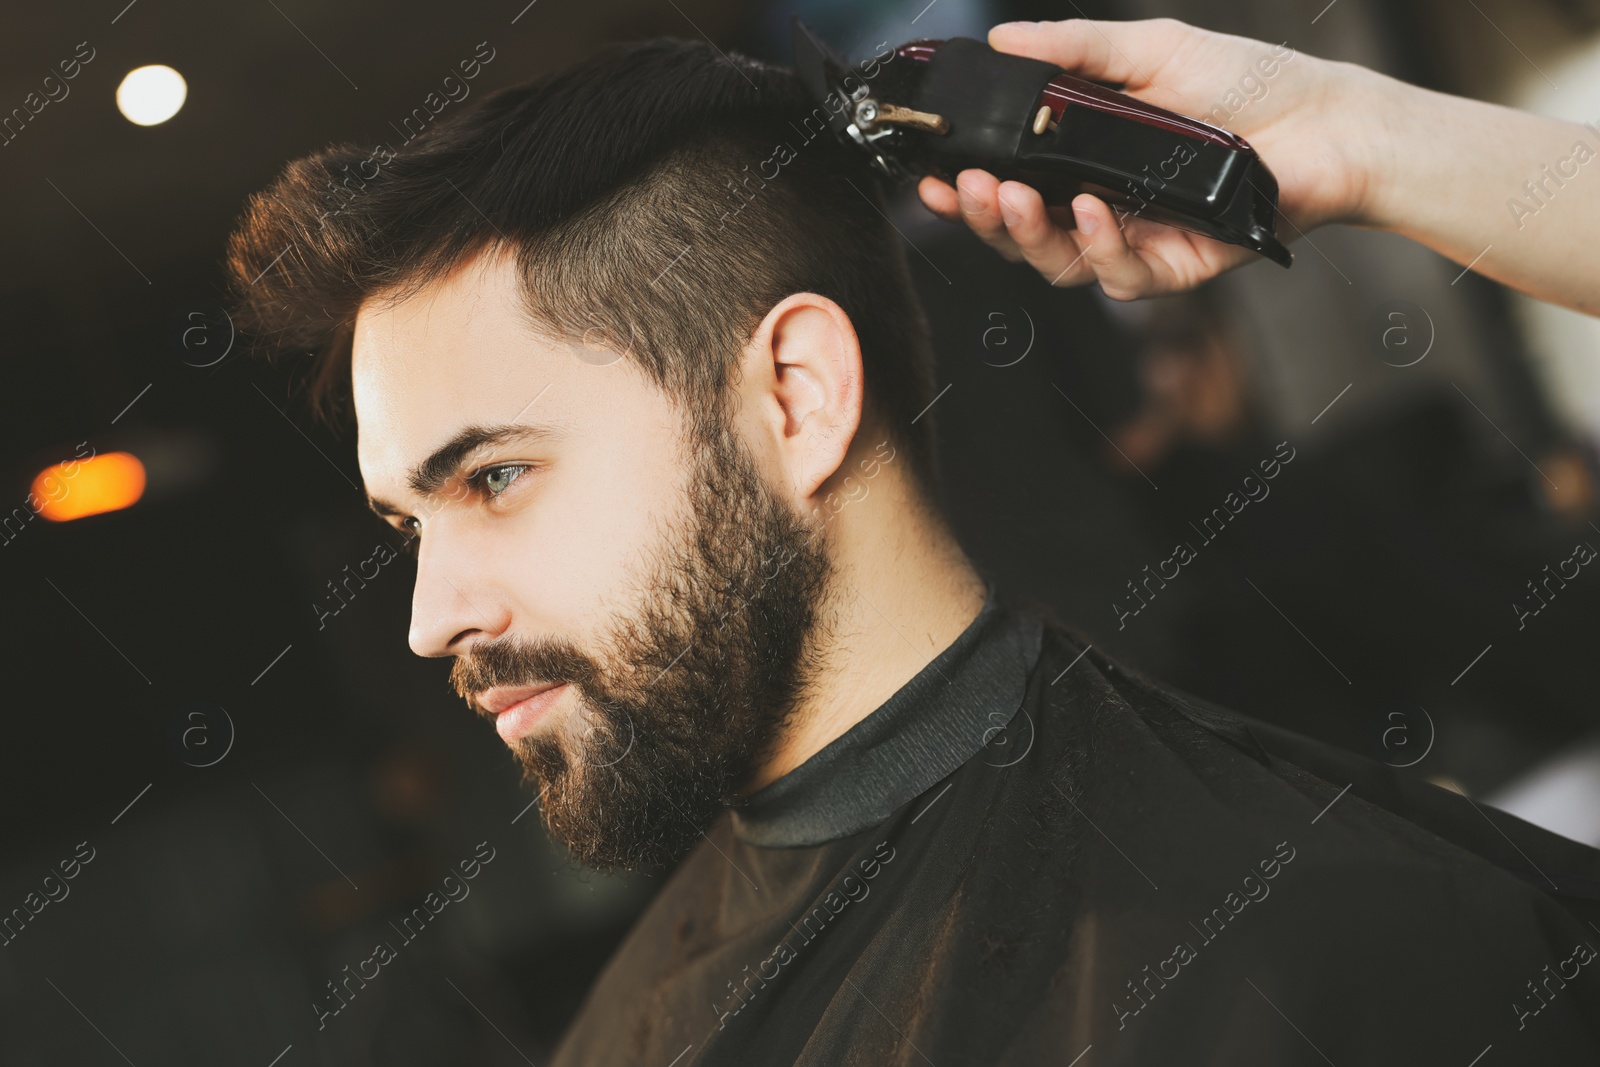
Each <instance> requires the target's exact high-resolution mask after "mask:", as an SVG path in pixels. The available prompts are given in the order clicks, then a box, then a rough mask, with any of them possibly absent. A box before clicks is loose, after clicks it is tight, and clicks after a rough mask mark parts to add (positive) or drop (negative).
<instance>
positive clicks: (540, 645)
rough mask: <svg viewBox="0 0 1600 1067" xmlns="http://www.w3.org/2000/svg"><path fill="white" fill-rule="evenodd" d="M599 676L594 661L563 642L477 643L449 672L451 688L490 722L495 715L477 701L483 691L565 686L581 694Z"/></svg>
mask: <svg viewBox="0 0 1600 1067" xmlns="http://www.w3.org/2000/svg"><path fill="white" fill-rule="evenodd" d="M598 676H599V669H598V667H597V666H596V665H595V663H594V661H593V660H592V659H590V658H589V657H588V656H585V655H584V654H583V653H582V652H580V651H578V650H577V649H576V648H574V647H573V646H572V645H569V644H567V643H565V642H560V641H551V640H536V641H523V640H522V639H521V638H517V637H502V638H497V639H495V640H492V641H483V642H480V643H478V644H476V645H474V646H472V648H471V649H470V650H469V651H468V652H467V653H466V654H464V655H461V656H457V657H456V661H455V664H454V665H453V666H452V667H451V668H450V686H451V688H452V689H454V690H455V691H456V694H457V695H458V696H460V697H461V699H463V700H465V701H466V702H467V704H468V705H469V706H470V707H471V708H472V709H473V710H474V711H476V712H477V713H478V714H479V715H481V716H483V717H484V718H487V719H489V720H490V721H493V720H494V715H493V714H491V713H490V712H488V711H486V710H484V708H483V707H482V706H480V705H479V704H478V701H477V697H478V695H479V694H480V693H483V692H485V691H486V690H489V689H492V688H494V687H496V686H508V687H521V686H540V685H550V684H557V685H559V684H562V683H565V684H567V685H571V686H573V687H575V688H576V689H577V690H578V691H579V692H580V693H582V692H585V691H587V690H588V689H589V688H590V687H591V686H592V684H593V683H594V681H595V679H596V678H597V677H598Z"/></svg>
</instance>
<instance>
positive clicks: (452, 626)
mask: <svg viewBox="0 0 1600 1067" xmlns="http://www.w3.org/2000/svg"><path fill="white" fill-rule="evenodd" d="M418 548H419V549H420V551H419V552H418V554H417V584H416V587H415V588H414V589H413V590H412V593H411V630H410V633H409V634H408V635H407V640H408V642H409V643H410V645H411V651H413V652H415V653H416V654H417V655H419V656H426V657H439V656H456V655H461V654H462V653H464V652H465V651H466V646H467V645H468V644H469V643H470V642H471V641H472V640H473V639H474V638H475V637H477V636H479V635H487V636H489V637H493V636H495V635H497V634H499V633H502V632H504V630H505V628H506V626H507V623H508V621H509V614H510V613H509V611H508V610H507V608H506V603H505V599H504V597H503V596H502V595H501V593H500V592H499V591H498V589H497V588H496V587H495V585H494V584H493V582H492V579H491V575H490V573H489V572H488V569H487V567H486V563H487V555H488V554H487V553H484V552H480V551H472V550H471V546H470V544H469V542H468V539H466V538H463V537H460V536H455V535H454V533H453V532H452V531H451V530H450V529H449V527H448V525H446V526H444V527H443V528H439V529H434V530H430V531H429V532H428V533H427V535H426V536H424V537H423V539H422V543H421V544H420V545H419V546H418Z"/></svg>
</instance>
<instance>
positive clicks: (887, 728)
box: [732, 583, 1044, 848]
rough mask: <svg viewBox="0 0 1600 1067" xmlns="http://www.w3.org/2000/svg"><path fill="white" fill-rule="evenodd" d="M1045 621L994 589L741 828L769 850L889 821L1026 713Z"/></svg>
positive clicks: (738, 824) (752, 810) (760, 794)
mask: <svg viewBox="0 0 1600 1067" xmlns="http://www.w3.org/2000/svg"><path fill="white" fill-rule="evenodd" d="M1043 636H1044V627H1043V623H1042V621H1041V620H1040V619H1039V617H1038V616H1036V615H1034V614H1032V613H1030V612H1026V611H1022V610H1018V609H1017V608H1014V607H1011V606H1009V605H1008V604H1006V603H1005V602H1004V601H1003V600H1002V599H1001V598H1000V597H999V595H998V593H997V591H996V588H995V586H994V585H993V584H992V583H991V584H989V586H988V593H987V596H986V597H985V600H984V604H983V608H982V609H981V610H980V611H979V612H978V614H977V616H976V617H975V618H974V619H973V620H972V622H971V623H969V624H968V625H967V628H966V629H965V630H963V631H962V632H961V634H960V636H958V637H957V638H956V639H955V640H954V641H953V642H951V644H950V645H949V646H948V647H947V648H945V650H944V651H942V652H940V653H939V654H938V655H937V656H935V657H934V658H933V659H932V660H931V661H930V662H929V663H928V664H927V665H926V666H925V667H923V668H922V670H920V671H918V672H917V673H916V675H914V676H913V677H912V678H911V680H910V681H908V682H906V684H905V685H903V686H901V687H900V688H899V689H898V690H896V691H895V693H894V694H893V695H892V696H890V697H889V699H888V700H886V701H884V702H883V704H881V705H880V706H879V707H878V708H877V709H876V710H875V711H873V712H872V713H871V714H870V715H868V716H867V717H866V718H864V719H862V720H861V721H860V722H858V723H856V724H855V725H854V726H852V727H851V728H850V729H849V730H847V731H845V732H844V733H843V734H840V735H839V736H838V737H837V738H835V739H834V740H833V741H831V742H829V743H828V745H827V746H826V747H824V748H823V749H821V750H820V751H818V752H817V753H816V754H814V755H813V756H811V758H809V759H807V760H806V761H805V762H804V763H802V764H800V766H798V767H796V768H795V769H794V770H792V771H790V772H789V773H788V774H786V775H784V776H783V777H782V778H779V779H778V780H777V781H775V782H772V783H770V784H769V785H767V786H765V787H763V788H761V789H759V790H757V791H756V792H755V793H752V794H751V795H750V796H749V797H746V798H745V799H744V801H743V802H741V803H739V804H736V805H733V807H732V811H733V830H734V833H735V834H737V835H738V836H739V837H740V838H741V839H743V840H744V841H746V842H748V843H750V844H752V845H759V846H762V847H765V848H799V847H805V846H812V845H820V844H824V843H826V842H828V841H834V840H838V839H840V838H844V837H849V836H851V835H852V834H856V833H859V832H860V831H862V830H865V829H867V828H868V827H872V826H876V825H878V824H879V823H881V822H883V821H884V820H885V819H887V818H888V817H889V816H890V815H892V814H893V813H894V811H895V810H896V809H897V808H899V807H900V806H901V805H902V804H905V803H906V802H907V801H909V800H912V799H913V798H915V797H917V796H918V795H920V794H921V793H923V792H925V791H927V789H928V788H929V787H931V786H932V785H934V784H935V783H937V782H938V781H939V780H940V779H941V778H943V777H945V775H947V774H949V773H950V772H951V771H953V770H955V769H956V768H957V767H959V766H961V764H963V763H965V762H966V761H967V760H968V759H969V758H971V757H972V756H973V755H974V754H976V753H977V752H978V751H979V750H980V749H982V748H983V747H984V745H985V744H987V743H988V742H989V741H990V740H991V739H992V738H993V737H995V735H996V734H997V733H999V731H1000V730H1001V729H1002V728H1003V727H1004V726H1005V725H1006V724H1007V723H1009V722H1010V721H1011V718H1012V716H1013V715H1015V714H1016V712H1017V709H1018V708H1019V707H1021V704H1022V699H1023V695H1024V693H1025V692H1026V690H1027V685H1028V675H1029V674H1030V673H1031V672H1032V670H1033V667H1034V664H1035V663H1037V662H1038V659H1039V651H1040V648H1041V647H1042V643H1043Z"/></svg>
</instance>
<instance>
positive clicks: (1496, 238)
mask: <svg viewBox="0 0 1600 1067" xmlns="http://www.w3.org/2000/svg"><path fill="white" fill-rule="evenodd" d="M1348 73H1349V74H1350V77H1351V79H1352V81H1353V82H1354V83H1356V84H1357V85H1359V86H1360V87H1361V92H1360V94H1359V96H1358V99H1361V100H1365V101H1367V103H1365V104H1364V105H1362V106H1363V110H1365V111H1366V113H1367V114H1368V115H1369V116H1370V117H1372V118H1373V119H1376V121H1377V125H1376V128H1375V130H1374V133H1375V135H1376V136H1374V137H1373V138H1372V139H1371V141H1370V142H1369V144H1368V146H1367V147H1368V151H1367V153H1366V155H1367V160H1368V173H1367V175H1366V181H1365V190H1364V193H1363V195H1362V202H1361V204H1360V205H1359V206H1358V207H1357V209H1356V211H1355V218H1353V219H1351V220H1350V221H1353V222H1355V223H1356V224H1357V225H1363V226H1371V227H1376V228H1380V229H1385V230H1392V231H1394V232H1396V233H1400V234H1404V235H1405V236H1407V237H1410V238H1412V239H1413V240H1416V241H1420V242H1421V243H1422V244H1425V245H1427V246H1428V247H1429V248H1432V249H1434V250H1435V251H1438V252H1440V253H1442V254H1444V255H1446V256H1448V257H1450V258H1451V259H1452V260H1454V261H1455V262H1457V263H1459V264H1461V265H1462V266H1463V267H1465V266H1467V265H1468V264H1472V269H1473V270H1475V271H1477V272H1478V273H1480V274H1483V275H1486V276H1487V277H1490V278H1493V279H1495V280H1496V281H1498V282H1501V283H1502V284H1505V285H1508V286H1511V287H1512V288H1515V289H1520V290H1522V291H1523V292H1525V293H1528V294H1530V295H1532V296H1535V297H1538V298H1539V299H1541V300H1547V301H1550V302H1551V303H1556V304H1563V305H1565V306H1567V307H1571V308H1576V309H1578V310H1580V311H1584V312H1587V313H1589V314H1591V315H1594V314H1600V129H1596V128H1595V126H1600V123H1597V124H1595V126H1582V125H1579V124H1578V123H1573V122H1563V121H1561V120H1558V119H1551V118H1545V117H1542V116H1538V115H1532V114H1529V113H1527V112H1523V111H1515V110H1513V109H1511V108H1506V107H1500V106H1499V105H1496V104H1486V103H1483V102H1481V101H1477V100H1467V99H1463V98H1461V97H1455V96H1447V95H1445V94H1443V93H1436V92H1431V91H1429V90H1427V89H1419V88H1417V87H1415V86H1411V85H1405V84H1403V83H1401V82H1397V81H1395V80H1393V79H1390V78H1386V77H1384V76H1382V75H1376V74H1373V73H1372V72H1371V71H1365V70H1361V69H1360V68H1350V70H1349V72H1348Z"/></svg>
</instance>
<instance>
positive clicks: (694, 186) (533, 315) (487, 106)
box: [227, 38, 938, 503]
mask: <svg viewBox="0 0 1600 1067" xmlns="http://www.w3.org/2000/svg"><path fill="white" fill-rule="evenodd" d="M891 61H898V62H902V63H903V62H908V61H907V60H905V59H898V60H891ZM828 115H829V111H828V110H827V108H826V107H824V106H822V105H819V104H817V103H815V102H814V101H812V100H811V99H810V98H809V96H808V94H807V93H806V91H805V89H804V87H803V86H802V85H801V83H800V81H799V79H798V77H796V75H795V74H794V73H793V72H792V71H789V70H787V69H784V68H782V67H775V66H771V65H767V64H763V63H761V62H759V61H756V60H753V59H750V58H748V57H744V56H740V55H737V54H734V55H731V56H727V57H724V56H723V55H722V54H721V53H719V52H717V51H716V50H715V49H714V48H713V47H712V46H710V45H709V44H707V43H704V42H698V41H685V40H679V39H674V38H661V39H655V40H648V41H638V42H629V43H623V44H613V45H610V46H608V47H606V48H604V49H602V50H600V51H599V52H597V53H596V54H594V55H592V56H591V57H590V58H588V59H586V60H584V61H582V62H580V63H578V64H576V65H575V66H572V67H570V68H568V69H566V70H563V71H560V72H557V73H555V74H551V75H547V76H545V77H542V78H539V79H538V80H536V81H533V82H529V83H526V84H523V85H517V86H510V87H507V88H503V89H500V90H497V91H495V92H493V93H490V94H488V95H487V96H485V97H484V98H483V99H482V100H481V101H480V102H479V103H478V105H477V106H476V107H473V108H470V109H466V110H462V111H460V112H457V113H456V114H454V115H452V116H450V117H448V118H443V119H441V120H439V121H437V122H435V123H434V124H433V125H432V126H429V127H428V128H426V129H425V130H424V131H422V132H421V133H420V134H419V135H417V136H415V137H414V138H412V139H409V140H408V141H407V142H406V143H405V144H404V145H403V146H401V147H400V148H399V149H389V148H388V147H387V146H380V149H379V150H377V151H367V150H365V149H362V148H359V147H357V146H355V145H352V144H341V145H334V146H330V147H328V148H326V149H324V150H322V151H319V152H316V153H313V154H312V155H309V156H306V157H304V158H301V159H297V160H294V161H293V162H291V163H289V164H288V165H287V166H286V167H285V168H284V170H283V172H282V173H281V174H280V175H279V176H278V178H277V179H276V180H275V181H274V183H273V184H272V185H271V186H270V187H269V188H267V189H266V190H265V191H263V192H261V193H257V194H255V195H254V196H252V197H251V199H250V201H249V204H248V206H247V208H246V211H245V214H244V217H243V219H242V220H241V222H240V225H239V227H238V229H237V230H236V231H235V232H234V234H233V235H232V237H231V238H230V240H229V245H228V259H227V267H228V272H229V283H230V288H231V295H232V302H233V304H234V308H235V313H236V314H235V318H236V322H237V324H238V326H239V327H240V328H241V330H243V331H244V332H245V333H246V334H249V335H252V336H253V340H254V343H255V344H257V345H258V346H263V345H264V346H265V347H267V348H268V349H269V350H270V351H278V350H297V351H306V350H308V349H309V350H311V351H313V352H314V353H315V354H316V359H315V362H314V363H313V365H312V368H311V374H310V378H311V387H310V392H311V400H312V403H313V407H314V409H315V411H316V413H317V415H318V416H319V417H321V418H323V419H325V420H327V421H330V422H332V421H335V420H336V419H337V418H338V417H339V415H340V414H341V413H342V411H343V409H344V404H345V401H346V399H347V395H348V386H349V376H350V370H349V367H350V363H349V360H350V341H351V331H352V327H353V325H354V321H355V316H356V311H357V309H358V308H359V307H360V305H361V303H362V302H363V301H364V300H366V299H368V298H372V297H375V296H376V297H380V298H381V297H387V296H394V297H397V298H398V297H403V296H406V295H409V294H411V293H414V292H415V291H417V290H418V289H419V288H421V287H422V286H424V285H426V284H427V283H429V282H432V281H435V280H438V279H440V278H442V277H443V276H444V275H446V274H447V273H449V272H450V271H451V270H452V269H454V268H455V267H457V266H458V265H460V264H462V263H464V262H465V261H466V260H467V259H469V258H470V257H471V256H472V255H474V254H476V253H477V252H479V251H481V250H484V249H486V248H488V247H490V246H491V245H495V244H499V245H501V246H504V247H506V248H510V249H514V250H515V253H516V257H517V263H518V266H519V269H520V272H521V275H522V280H523V285H522V287H523V291H524V301H525V305H526V310H527V311H528V313H529V316H530V319H531V322H530V325H531V326H534V327H535V328H538V329H540V330H547V331H549V332H550V334H551V336H552V337H554V338H561V337H566V338H574V339H583V340H585V341H586V342H592V341H593V340H594V339H596V338H599V339H601V340H603V341H604V342H606V343H607V344H608V346H610V347H613V348H615V349H616V350H617V351H625V352H627V353H628V355H627V356H626V357H625V358H631V359H637V360H638V361H639V362H640V364H641V365H642V366H643V367H644V368H645V370H646V371H647V373H648V374H649V375H650V376H651V377H652V378H653V379H654V380H655V382H656V383H657V384H658V385H659V386H660V387H661V388H662V389H663V390H664V391H666V392H668V393H669V394H670V395H672V396H674V397H676V398H678V399H680V400H681V401H684V402H685V407H686V410H687V411H688V412H689V413H690V414H691V416H692V418H693V419H694V420H695V421H694V426H695V428H696V429H702V428H705V427H708V426H712V425H716V423H715V422H714V421H711V420H715V419H720V418H721V417H722V415H723V407H722V405H723V403H724V397H723V394H724V392H725V387H726V386H727V385H729V384H730V376H729V372H730V370H731V369H732V368H734V366H735V365H736V361H737V359H738V356H739V352H740V350H741V349H742V348H743V347H744V345H745V344H746V343H748V341H749V339H750V336H751V334H752V332H753V331H754V329H755V327H756V326H757V325H758V324H759V323H760V321H761V319H762V318H763V317H764V316H765V315H766V313H767V312H768V311H770V310H771V308H772V307H773V306H774V305H776V304H777V303H779V302H780V301H781V300H783V298H784V297H786V296H788V295H789V294H791V293H796V292H807V291H809V292H814V293H818V294H821V295H823V296H826V297H828V298H829V299H831V300H833V301H835V302H836V303H838V304H839V306H840V307H841V308H843V309H844V311H845V313H846V314H847V315H849V317H850V321H851V322H852V323H853V324H854V326H855V329H856V333H857V336H858V338H859V340H860V344H861V351H862V360H863V364H864V368H865V376H866V387H865V401H864V407H865V410H864V412H863V419H862V423H863V428H862V431H861V432H863V433H864V432H868V428H869V427H870V428H871V431H872V432H881V433H882V434H884V436H886V437H888V438H889V439H891V440H892V442H893V443H894V445H895V447H896V448H897V449H900V450H902V451H903V452H904V454H905V455H906V459H907V463H908V466H909V467H910V468H911V473H912V475H913V478H914V481H915V483H916V484H917V485H918V486H919V487H920V488H921V489H922V491H923V492H924V494H925V495H926V498H927V500H928V501H929V502H930V503H931V502H933V501H934V499H935V497H936V493H937V486H938V482H937V478H936V475H935V468H934V454H933V432H932V425H931V423H932V419H931V416H930V415H922V413H923V412H924V411H925V409H926V408H927V407H928V405H929V404H930V403H931V402H932V400H933V355H932V347H931V345H930V342H929V339H928V327H927V321H926V319H925V317H924V314H923V311H922V308H921V307H920V306H919V304H918V303H917V299H916V296H915V294H914V292H913V290H912V286H911V282H910V275H909V272H908V271H907V267H906V262H905V252H904V249H903V248H902V247H901V244H900V239H899V236H898V234H897V233H896V231H895V230H894V228H893V227H892V225H891V224H890V222H889V220H888V218H887V216H886V215H885V214H884V202H883V201H884V189H883V187H882V186H881V184H880V182H879V180H878V177H877V175H876V173H875V172H874V171H873V170H872V169H871V168H870V167H869V166H868V164H867V162H866V161H865V159H864V158H863V157H861V156H860V155H859V154H858V153H855V152H852V151H849V150H847V149H846V148H845V147H844V146H843V145H841V144H839V143H838V142H837V141H835V140H834V139H833V136H832V134H831V133H829V132H828V131H827V129H826V119H827V117H828ZM779 146H787V151H785V150H782V149H780V147H779ZM919 415H922V417H921V418H919V417H918V416H919Z"/></svg>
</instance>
